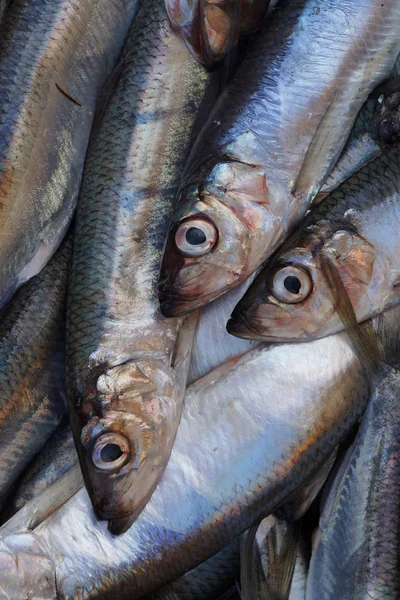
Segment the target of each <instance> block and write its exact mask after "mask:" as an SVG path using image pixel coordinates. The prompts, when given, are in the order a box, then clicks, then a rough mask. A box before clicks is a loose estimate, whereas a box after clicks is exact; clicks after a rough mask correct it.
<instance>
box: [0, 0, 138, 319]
mask: <svg viewBox="0 0 400 600" xmlns="http://www.w3.org/2000/svg"><path fill="white" fill-rule="evenodd" d="M135 7H136V0H79V1H78V0H13V1H12V3H11V4H10V6H9V7H8V9H7V10H6V12H5V14H4V18H3V20H2V22H1V26H0V257H1V269H0V307H1V306H2V305H3V304H4V303H5V301H6V300H7V299H8V298H9V297H10V296H11V295H12V293H13V292H14V290H15V289H16V288H17V287H18V286H19V285H20V284H22V283H24V282H25V281H27V280H28V279H30V278H31V277H33V276H34V275H36V274H37V273H39V272H40V270H41V269H42V268H43V267H44V266H45V264H46V263H47V261H48V260H49V259H50V257H51V256H52V255H53V253H54V252H55V250H56V249H57V246H58V245H59V243H60V242H61V240H62V239H63V237H64V235H65V232H66V229H67V227H68V225H69V223H70V221H71V218H72V215H73V212H74V209H75V205H76V200H77V196H78V190H79V186H80V182H81V176H82V170H83V162H84V158H85V153H86V148H87V144H88V140H89V134H90V130H91V127H92V123H93V116H94V111H95V109H96V104H97V101H98V98H99V96H100V92H101V90H102V87H103V85H104V83H105V81H106V79H107V77H108V76H109V75H110V73H111V71H112V69H113V68H114V66H115V64H116V61H117V59H118V55H119V52H120V49H121V46H122V43H123V40H124V38H125V35H126V32H127V30H128V27H129V23H130V22H131V21H132V18H133V16H134V13H135Z"/></svg>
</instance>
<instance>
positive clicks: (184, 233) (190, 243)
mask: <svg viewBox="0 0 400 600" xmlns="http://www.w3.org/2000/svg"><path fill="white" fill-rule="evenodd" d="M217 237H218V234H217V229H216V227H215V226H214V225H213V223H211V222H210V221H207V220H206V219H200V218H196V219H187V220H186V221H182V223H181V224H180V225H179V227H178V230H177V232H176V234H175V243H176V246H177V248H178V250H180V252H182V254H184V255H185V256H203V254H207V252H209V251H210V250H211V248H213V247H214V246H215V244H216V241H217Z"/></svg>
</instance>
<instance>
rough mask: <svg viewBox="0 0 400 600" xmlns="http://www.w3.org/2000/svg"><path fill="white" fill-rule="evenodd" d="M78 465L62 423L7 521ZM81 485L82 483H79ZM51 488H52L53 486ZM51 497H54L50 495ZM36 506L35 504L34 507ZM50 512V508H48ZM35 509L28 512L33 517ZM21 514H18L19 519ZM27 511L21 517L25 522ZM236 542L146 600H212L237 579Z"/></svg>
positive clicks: (23, 485) (31, 469)
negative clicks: (187, 599) (184, 599)
mask: <svg viewBox="0 0 400 600" xmlns="http://www.w3.org/2000/svg"><path fill="white" fill-rule="evenodd" d="M77 462H78V455H77V453H76V449H75V444H74V440H73V436H72V431H71V428H70V426H69V423H68V421H65V422H63V423H61V425H60V426H59V427H58V429H57V431H56V432H55V433H54V434H53V436H52V437H51V438H50V439H49V441H48V442H47V444H46V445H45V446H44V447H43V450H42V451H41V453H40V454H39V456H38V457H37V459H36V460H35V461H34V462H33V463H32V465H31V466H30V467H29V469H28V470H27V472H26V473H25V474H24V476H23V477H22V480H21V482H20V483H19V485H18V487H17V489H16V491H15V492H14V493H13V494H12V497H11V499H10V500H8V502H7V504H8V505H9V504H11V506H9V507H8V515H9V518H10V517H11V516H12V515H13V514H15V513H16V512H17V511H18V510H20V509H21V508H22V507H23V506H25V505H26V504H27V503H28V505H29V504H31V505H33V502H34V501H35V500H36V502H38V500H40V499H41V501H40V505H43V500H42V499H43V494H42V493H43V492H44V491H45V490H48V489H49V488H50V486H52V484H54V483H55V482H57V481H59V480H60V478H61V477H62V476H63V475H64V474H65V473H66V472H67V471H68V470H69V469H71V468H72V467H73V465H75V464H76V463H77ZM82 485H83V481H82ZM53 487H54V486H53ZM53 497H54V495H53ZM36 506H37V505H36ZM51 510H53V507H51ZM33 513H34V510H30V514H32V515H33ZM21 514H23V513H22V511H20V513H19V514H18V518H20V515H21ZM27 514H28V513H27V512H25V514H23V517H24V519H25V520H26V519H27V518H28V517H27ZM239 564H240V552H239V539H236V540H233V542H232V543H231V544H230V545H229V546H227V547H226V548H224V549H223V550H221V551H220V552H218V553H217V554H216V555H215V556H212V557H211V558H209V559H208V560H207V561H205V562H204V563H201V564H200V565H198V566H197V567H195V568H194V569H192V570H191V571H188V572H187V573H184V574H183V575H182V576H181V577H179V578H178V579H177V580H175V581H173V582H172V583H169V584H168V585H166V586H164V587H163V588H161V589H160V590H157V591H156V592H154V593H152V594H149V595H148V596H147V598H146V600H181V599H183V598H189V599H190V600H213V599H216V598H219V597H220V596H221V594H222V593H223V592H224V591H225V590H226V589H228V588H230V587H231V586H233V585H234V584H235V580H238V578H239Z"/></svg>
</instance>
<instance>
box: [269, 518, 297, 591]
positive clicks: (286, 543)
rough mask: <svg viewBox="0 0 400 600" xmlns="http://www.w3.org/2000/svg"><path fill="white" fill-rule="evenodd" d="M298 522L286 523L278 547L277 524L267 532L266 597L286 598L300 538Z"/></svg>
mask: <svg viewBox="0 0 400 600" xmlns="http://www.w3.org/2000/svg"><path fill="white" fill-rule="evenodd" d="M300 527H301V526H300V524H299V523H287V528H286V531H285V533H284V534H283V538H282V542H281V544H280V548H279V540H278V532H277V524H276V525H274V526H273V527H272V529H271V531H270V532H269V533H268V536H267V540H268V555H269V573H268V575H267V578H266V589H267V595H266V596H265V598H266V599H268V600H269V599H271V600H287V599H288V598H289V594H290V588H291V585H292V579H293V572H294V567H295V564H296V557H297V551H298V547H299V539H300Z"/></svg>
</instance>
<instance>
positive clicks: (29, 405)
mask: <svg viewBox="0 0 400 600" xmlns="http://www.w3.org/2000/svg"><path fill="white" fill-rule="evenodd" d="M70 256H71V237H68V238H67V239H66V240H65V242H64V243H63V245H61V247H60V249H59V250H58V252H57V253H56V254H55V255H54V257H53V258H52V260H51V261H50V262H49V263H48V265H47V266H46V267H45V269H44V270H43V271H42V272H41V273H40V274H39V275H37V276H36V277H34V278H33V279H32V280H31V281H30V282H28V283H27V284H26V285H25V286H23V287H21V288H20V289H19V290H18V292H17V293H16V294H15V296H14V298H13V299H12V300H11V301H10V302H9V304H7V306H6V307H5V308H3V310H2V311H1V313H0V505H3V504H4V502H5V500H6V498H7V494H8V492H9V491H10V489H11V487H12V485H13V484H14V483H15V482H16V480H17V478H18V477H19V476H20V475H21V474H22V472H23V471H24V469H25V468H26V467H27V466H28V465H29V463H30V461H31V460H32V459H33V458H34V456H35V455H36V454H37V453H38V452H39V451H40V450H41V449H42V447H43V445H44V444H45V442H46V440H47V438H49V437H50V435H51V434H52V433H53V432H54V431H55V429H56V428H57V426H58V424H59V423H60V421H61V419H62V418H63V416H64V415H65V413H66V391H65V377H64V368H65V362H64V344H65V309H66V294H67V279H68V266H69V260H70Z"/></svg>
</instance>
